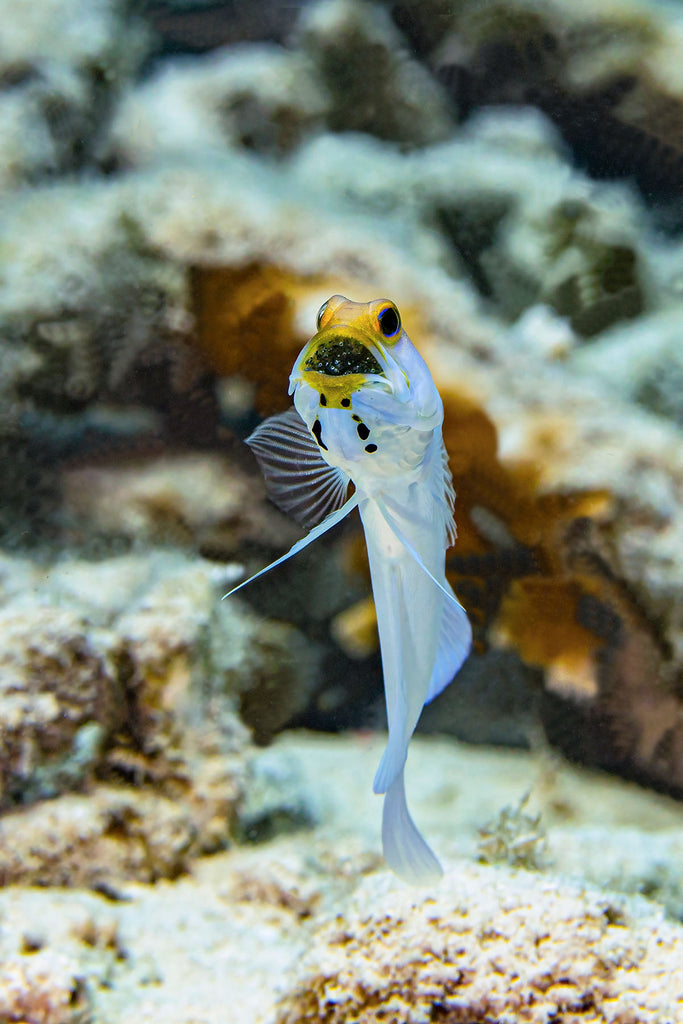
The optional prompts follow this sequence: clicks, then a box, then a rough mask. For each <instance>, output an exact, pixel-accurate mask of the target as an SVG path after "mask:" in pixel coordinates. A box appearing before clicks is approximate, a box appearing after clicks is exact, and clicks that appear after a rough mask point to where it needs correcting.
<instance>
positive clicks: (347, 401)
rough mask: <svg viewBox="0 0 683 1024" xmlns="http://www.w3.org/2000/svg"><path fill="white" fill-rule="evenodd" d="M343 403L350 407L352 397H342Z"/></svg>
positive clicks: (345, 406) (346, 407)
mask: <svg viewBox="0 0 683 1024" xmlns="http://www.w3.org/2000/svg"><path fill="white" fill-rule="evenodd" d="M341 404H342V405H343V406H344V408H345V409H348V407H349V406H350V405H351V399H350V398H342V400H341Z"/></svg>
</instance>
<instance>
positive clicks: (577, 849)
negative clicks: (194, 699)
mask: <svg viewBox="0 0 683 1024" xmlns="http://www.w3.org/2000/svg"><path fill="white" fill-rule="evenodd" d="M381 745H382V739H381V738H380V737H377V738H375V739H372V738H369V737H367V736H362V735H355V736H349V737H332V736H322V735H315V736H313V735H306V734H297V733H289V734H288V735H286V736H285V737H282V738H280V739H279V740H278V741H277V742H276V743H275V745H274V746H273V747H271V748H270V749H269V750H268V751H264V752H262V754H260V755H259V758H260V759H262V765H261V769H259V772H258V774H260V777H261V779H264V778H265V776H266V775H270V777H271V778H276V779H277V780H278V781H277V786H278V787H280V793H281V796H282V797H286V798H287V800H288V804H289V807H290V808H291V807H292V805H293V801H294V798H295V797H298V799H299V806H300V807H302V808H303V807H306V808H308V810H309V813H311V812H314V813H315V816H316V818H317V820H318V822H319V826H318V827H317V828H315V829H314V830H310V829H306V830H305V831H303V832H300V833H299V834H294V835H289V836H286V837H277V836H276V837H273V838H266V836H262V839H263V841H262V842H261V843H260V844H259V845H256V846H254V845H247V846H242V847H239V846H235V847H232V848H231V849H230V850H228V851H226V852H222V853H219V854H217V855H215V856H213V857H207V858H203V859H201V860H195V861H193V862H192V870H191V872H189V873H184V874H181V875H179V877H177V878H174V879H173V880H166V879H163V878H162V879H160V880H159V881H157V882H156V884H154V885H144V884H140V883H138V882H133V883H132V882H125V883H124V882H121V881H118V882H115V883H113V884H106V883H105V884H103V885H102V886H101V892H100V893H84V892H80V891H78V890H76V889H69V890H67V891H65V890H63V889H54V888H53V889H50V888H37V887H34V888H25V887H22V886H20V885H13V886H7V887H5V888H3V889H2V891H1V892H0V914H1V915H2V922H3V927H2V931H1V932H0V1007H1V1008H2V1012H3V1013H4V1014H5V1015H6V1016H7V1018H8V1019H12V1016H13V1015H14V1016H15V1017H16V1018H17V1019H23V1020H26V1021H29V1022H31V1024H33V1022H35V1024H44V1021H46V1020H47V1021H50V1022H54V1024H58V1022H61V1021H65V1022H66V1024H71V1022H72V1021H84V1020H85V1021H109V1020H117V1021H121V1022H124V1024H128V1022H130V1024H133V1022H136V1024H152V1022H153V1021H159V1020H163V1021H165V1022H167V1024H186V1022H187V1021H188V1020H202V1021H205V1022H206V1024H214V1022H215V1024H219V1022H220V1021H224V1020H225V1013H226V1010H225V1007H226V1005H229V1006H230V1019H231V1021H233V1022H234V1024H251V1022H253V1021H254V1020H263V1021H276V1020H281V1019H285V1020H286V1019H294V1020H297V1019H299V1020H306V1019H307V1017H306V1014H307V1013H308V1014H309V1015H310V1019H311V1020H318V1019H323V1020H324V1019H326V1017H327V1019H331V1020H335V1019H336V1020H347V1021H352V1020H364V1019H367V1020H374V1019H382V1018H381V1016H379V1014H380V1009H379V1004H380V1003H381V1002H382V1001H383V1002H384V1012H385V1017H384V1019H386V1013H389V1014H392V1013H393V1014H394V1015H396V1016H398V1017H399V1018H401V1019H402V1018H403V1017H405V1018H406V1019H411V1015H412V1017H413V1019H420V1017H419V1014H420V1013H422V1014H423V1015H425V1014H428V1013H430V1012H432V1009H433V1006H434V1005H436V1006H439V1005H441V1006H442V1007H443V1009H442V1010H441V1011H440V1012H441V1013H442V1015H443V1016H444V1017H445V1019H455V1020H461V1021H467V1020H470V1021H471V1020H482V1021H483V1020H487V1019H491V1020H501V1019H505V1013H506V1012H507V1014H508V1016H510V1018H511V1019H512V1018H513V1017H514V1018H515V1019H521V1020H524V1019H525V1014H526V1015H527V1017H526V1019H530V1020H546V1019H547V1017H548V1015H549V1013H550V1012H552V1011H554V1012H555V1014H556V1016H559V1017H560V1019H562V1017H563V1016H564V1018H565V1019H567V1020H572V1019H576V1020H583V1019H585V1020H598V1021H599V1020H602V1019H605V1020H609V1021H611V1022H612V1024H613V1022H614V1021H621V1022H622V1024H644V1022H647V1021H652V1022H653V1024H654V1021H657V1022H660V1021H666V1020H671V1021H677V1020H678V1018H679V1016H680V1002H679V1001H678V1002H677V1000H680V998H681V996H682V995H683V992H682V991H681V979H680V963H681V943H683V929H682V928H681V924H680V910H681V906H682V905H683V904H682V903H681V882H680V873H679V872H676V870H675V865H676V864H677V863H679V862H680V855H681V833H680V810H679V808H677V807H676V805H675V804H673V802H671V801H668V800H665V799H664V798H657V797H653V796H652V794H646V793H644V792H642V791H639V790H638V789H636V788H635V787H632V786H628V785H626V784H624V783H622V782H620V781H618V780H614V779H608V778H604V779H600V778H598V777H596V775H595V774H590V773H586V772H578V771H577V770H575V769H572V768H570V767H567V766H565V765H560V764H557V765H554V766H553V765H549V764H548V763H547V762H546V763H544V760H543V758H539V757H538V756H535V755H529V754H527V753H524V752H516V753H513V752H509V751H508V752H506V751H492V750H485V749H481V748H473V747H471V746H460V745H458V744H454V743H453V742H452V741H451V742H446V741H440V742H439V741H434V740H424V739H421V738H419V737H418V738H417V739H416V741H415V743H414V745H413V746H412V747H411V755H410V756H411V762H412V763H411V781H412V782H413V783H415V784H416V785H417V786H418V787H419V792H420V798H421V799H420V804H419V814H420V817H421V818H423V817H426V818H428V819H429V821H430V823H431V824H430V831H431V830H432V829H433V830H434V834H435V835H438V836H439V837H440V841H439V846H440V852H441V853H442V854H443V856H444V861H445V863H446V865H447V878H446V880H445V882H444V884H443V885H442V886H440V887H438V888H436V889H434V890H433V891H432V890H426V891H424V890H422V891H421V890H415V889H410V888H405V887H401V886H399V885H397V884H396V882H395V881H394V880H393V879H391V877H390V876H389V875H388V873H387V872H386V871H385V870H384V869H383V867H382V866H381V863H380V858H379V855H378V852H377V848H378V836H377V821H376V815H377V803H378V800H377V797H376V796H374V795H373V794H372V792H371V788H370V781H371V778H372V773H373V769H374V767H375V765H376V761H377V759H378V756H379V753H380V750H381ZM349 763H353V765H354V770H353V771H352V772H349V770H348V765H349ZM285 779H287V780H288V781H287V782H284V780H285ZM473 779H476V780H477V784H476V786H475V785H473V784H472V781H471V780H473ZM283 784H284V789H283V788H282V787H283ZM530 789H531V794H530V796H529V801H528V814H530V815H533V816H536V815H538V814H540V816H541V821H542V823H543V826H544V828H545V830H546V833H547V838H548V848H549V850H548V852H549V857H548V859H547V860H546V861H544V864H543V865H542V867H541V870H540V871H534V872H533V873H532V872H528V871H517V872H513V871H511V870H510V869H509V868H505V867H501V866H498V865H496V866H488V867H480V866H476V865H475V864H474V863H473V861H474V859H475V858H476V856H477V846H478V842H479V840H478V837H477V830H478V829H480V828H481V827H482V826H483V825H485V823H486V821H487V820H489V818H491V817H493V816H494V815H495V813H496V811H499V810H500V807H501V805H503V804H507V805H519V801H520V796H521V795H522V794H524V793H527V792H528V791H529V790H530ZM263 792H264V793H265V790H264V791H263ZM68 799H73V800H85V799H87V798H80V797H79V798H73V797H69V798H68ZM269 805H270V811H269V813H272V812H274V809H275V802H274V801H273V799H272V797H271V799H270V801H269ZM44 806H46V807H47V808H48V809H49V808H50V807H51V806H52V807H54V806H55V802H54V801H53V802H51V803H50V804H48V805H44ZM262 806H265V804H262ZM283 808H284V804H283ZM38 809H39V808H38V807H36V808H33V809H31V811H30V812H28V813H30V814H37V812H38ZM151 810H152V808H151V805H149V804H148V805H147V806H146V807H145V811H151ZM522 813H523V814H526V813H527V808H526V807H525V809H524V811H523V812H522ZM86 815H87V811H85V810H84V809H83V807H82V808H81V810H80V818H81V828H83V825H84V818H86ZM86 820H87V818H86ZM273 820H274V819H273ZM635 822H638V823H639V826H640V828H635V827H634V823H635ZM141 827H144V825H143V824H142V823H141ZM641 829H642V830H641ZM109 841H110V842H113V841H115V835H114V833H112V834H110V836H109ZM4 845H6V846H9V842H8V843H7V844H4ZM596 850H600V856H599V857H596V856H595V851H596ZM92 854H93V859H96V858H97V857H98V856H100V854H101V850H97V849H95V848H93V850H92ZM667 866H670V869H671V870H670V874H669V875H668V876H666V868H667ZM596 885H599V886H600V890H599V891H598V890H597V889H596ZM619 890H621V892H619ZM625 891H626V892H631V893H633V892H638V891H645V892H647V893H648V894H649V895H650V897H651V900H649V901H648V900H644V899H642V897H633V896H627V895H624V892H625ZM652 900H659V901H662V902H664V903H665V904H666V906H667V909H668V914H669V919H668V920H667V918H666V917H664V916H663V915H662V912H661V908H660V907H658V906H657V905H656V903H653V902H652ZM342 936H344V937H345V938H344V939H343V940H342ZM513 971H514V972H516V975H517V976H516V977H514V976H513ZM370 982H372V984H370ZM610 995H612V996H613V1001H610V1002H608V1003H607V1005H605V1002H604V1000H605V999H606V997H607V996H610ZM486 996H488V998H489V1005H488V1011H487V1013H484V1012H483V1010H484V1008H485V1003H484V1000H485V998H486ZM526 996H528V997H529V999H528V1002H527V1003H526V1005H521V1006H520V1003H523V1000H524V998H525V997H526ZM582 996H585V1002H584V1005H583V1009H581V1008H580V1005H579V1004H580V1003H581V997H582ZM318 1000H319V1001H318ZM456 1000H459V1001H457V1002H456ZM328 1003H329V1005H328ZM572 1006H575V1009H573V1010H572V1009H571V1007H572ZM607 1007H609V1009H607ZM446 1008H447V1009H446ZM476 1009H478V1010H480V1011H482V1012H480V1013H475V1010H476ZM468 1011H469V1014H470V1015H469V1017H467V1016H465V1013H466V1012H468ZM297 1013H298V1014H300V1016H299V1017H297V1016H296V1015H297ZM447 1014H448V1015H449V1016H447ZM487 1014H488V1015H487ZM542 1014H545V1016H542ZM572 1014H573V1017H572ZM364 1015H366V1016H364Z"/></svg>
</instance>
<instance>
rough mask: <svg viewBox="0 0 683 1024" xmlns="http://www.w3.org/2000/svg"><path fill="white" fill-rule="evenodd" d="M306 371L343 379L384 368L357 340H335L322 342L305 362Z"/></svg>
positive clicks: (380, 370) (377, 371)
mask: <svg viewBox="0 0 683 1024" xmlns="http://www.w3.org/2000/svg"><path fill="white" fill-rule="evenodd" d="M304 365H305V369H306V370H313V371H315V372H317V373H326V374H329V375H330V376H331V377H343V376H345V375H346V374H347V373H377V374H381V373H382V372H383V371H382V367H381V366H380V364H379V363H378V361H377V360H376V359H375V357H374V356H373V354H372V352H370V350H369V349H367V348H366V347H365V345H363V344H362V343H361V342H360V341H357V340H356V339H355V338H344V337H342V338H339V337H337V338H334V339H331V340H330V341H321V342H320V344H319V345H318V346H317V347H316V349H315V351H314V352H313V353H312V354H311V355H310V356H309V357H308V359H307V360H306V362H305V364H304Z"/></svg>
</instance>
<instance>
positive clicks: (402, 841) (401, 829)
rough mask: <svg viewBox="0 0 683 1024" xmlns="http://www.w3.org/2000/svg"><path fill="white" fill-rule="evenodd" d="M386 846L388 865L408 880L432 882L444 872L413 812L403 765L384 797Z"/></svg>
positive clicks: (383, 844)
mask: <svg viewBox="0 0 683 1024" xmlns="http://www.w3.org/2000/svg"><path fill="white" fill-rule="evenodd" d="M382 847H383V850H384V859H385V860H386V862H387V865H388V866H389V867H390V868H391V870H392V871H394V872H395V873H396V874H397V875H398V876H399V878H402V879H403V880H404V881H406V882H410V883H412V884H414V885H428V884H431V883H434V882H438V880H439V879H440V878H441V877H442V875H443V870H442V868H441V865H440V864H439V861H438V860H437V858H436V856H435V855H434V853H433V852H432V850H431V849H430V848H429V846H428V845H427V843H426V842H425V840H424V838H423V837H422V835H421V834H420V831H419V829H418V828H417V826H416V824H415V822H414V821H413V819H412V818H411V816H410V811H409V810H408V805H407V803H406V792H405V784H404V780H403V769H401V770H400V772H399V773H398V775H397V776H396V777H395V779H394V781H393V782H392V783H391V785H390V786H389V789H388V790H387V793H386V796H385V797H384V807H383V809H382Z"/></svg>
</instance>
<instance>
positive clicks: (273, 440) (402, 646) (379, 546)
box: [226, 295, 472, 882]
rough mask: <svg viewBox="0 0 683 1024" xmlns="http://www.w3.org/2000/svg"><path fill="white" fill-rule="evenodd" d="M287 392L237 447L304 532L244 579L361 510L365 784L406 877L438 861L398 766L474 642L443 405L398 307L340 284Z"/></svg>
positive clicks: (435, 867)
mask: <svg viewBox="0 0 683 1024" xmlns="http://www.w3.org/2000/svg"><path fill="white" fill-rule="evenodd" d="M289 393H290V395H293V396H294V408H292V409H289V410H288V411H287V412H285V413H282V414H280V415H277V416H272V417H271V418H270V419H268V420H266V421H265V422H264V423H262V424H261V425H260V426H259V427H257V428H256V430H255V431H254V432H253V434H252V435H251V436H250V437H249V438H247V444H249V445H250V447H251V448H252V450H253V451H254V454H255V456H256V458H257V460H258V462H259V464H260V466H261V469H262V471H263V474H264V477H265V480H266V487H267V491H268V494H269V496H270V498H271V499H272V500H273V501H274V502H275V503H276V504H277V505H279V506H280V507H281V508H282V509H283V510H284V511H285V512H287V513H289V514H290V515H291V516H292V517H293V518H295V519H296V520H297V521H298V522H299V523H301V524H302V525H303V526H305V527H306V528H307V529H308V531H309V532H308V533H307V535H306V536H305V537H304V538H303V539H302V540H300V541H298V542H297V543H296V544H295V545H294V546H293V547H292V548H291V549H290V550H289V551H288V552H287V553H286V554H285V555H283V556H282V557H281V558H278V559H277V560H276V561H275V562H273V563H271V565H269V566H267V567H266V568H265V569H262V570H261V572H259V573H257V574H256V576H252V577H251V579H256V578H257V576H261V575H262V574H263V573H265V572H268V571H269V570H270V569H273V568H274V567H275V566H277V565H280V564H281V563H282V562H284V561H285V560H286V559H287V558H290V557H291V556H292V555H294V554H296V553H297V552H298V551H301V550H302V548H304V547H305V546H306V545H308V544H310V543H311V542H312V541H314V540H315V539H316V538H318V537H320V536H321V535H322V534H323V533H325V532H326V531H327V530H329V529H331V527H333V526H334V525H335V524H336V523H338V522H340V521H341V520H342V519H343V518H344V516H346V515H347V514H348V513H349V512H351V510H352V509H354V508H356V507H357V508H358V511H359V513H360V518H361V521H362V524H363V530H364V533H365V540H366V544H367V550H368V559H369V563H370V575H371V580H372V591H373V597H374V601H375V607H376V611H377V626H378V631H379V640H380V648H381V654H382V668H383V675H384V690H385V697H386V707H387V720H388V727H389V737H388V742H387V746H386V749H385V751H384V754H383V756H382V759H381V761H380V764H379V767H378V769H377V774H376V775H375V779H374V783H373V789H374V791H375V792H376V793H384V794H385V796H384V806H383V812H382V845H383V849H384V856H385V860H386V862H387V864H388V865H389V867H390V868H391V869H392V870H393V871H394V872H395V873H396V874H397V875H399V876H400V877H402V878H404V879H406V880H407V881H410V882H430V881H434V880H435V879H437V878H438V877H440V875H441V873H442V871H441V866H440V864H439V862H438V860H437V858H436V856H435V855H434V853H433V852H432V850H431V849H430V847H429V846H428V845H427V843H426V842H425V840H424V839H423V837H422V835H421V834H420V832H419V831H418V829H417V827H416V825H415V823H414V821H413V819H412V817H411V815H410V812H409V810H408V806H407V803H406V795H405V786H404V767H405V763H406V758H407V753H408V744H409V742H410V738H411V736H412V734H413V732H414V730H415V727H416V725H417V722H418V719H419V717H420V714H421V711H422V708H423V706H424V704H425V703H427V702H429V701H430V700H432V699H433V698H434V697H436V695H437V694H438V693H440V692H441V691H442V690H443V689H444V688H445V687H446V686H447V685H448V683H449V682H450V681H451V680H452V679H453V677H454V675H455V674H456V672H457V671H458V670H459V668H460V666H461V665H462V663H463V661H464V660H465V658H466V657H467V655H468V653H469V650H470V645H471V639H472V633H471V628H470V624H469V621H468V619H467V615H466V613H465V611H464V609H463V608H462V606H461V605H460V603H459V602H458V600H457V598H456V597H455V594H454V593H453V590H452V588H451V586H450V584H449V583H448V581H447V580H446V575H445V559H446V548H447V547H448V546H449V545H450V544H451V543H452V542H453V541H454V539H455V523H454V519H453V504H454V499H455V494H454V491H453V484H452V480H451V474H450V471H449V469H448V462H447V456H446V451H445V448H444V444H443V438H442V432H441V427H442V422H443V403H442V401H441V398H440V396H439V393H438V391H437V389H436V385H435V384H434V381H433V379H432V376H431V373H430V372H429V369H428V367H427V364H426V363H425V362H424V360H423V359H422V357H421V356H420V354H419V353H418V351H417V349H416V348H415V347H414V345H413V344H412V342H411V341H410V338H409V337H408V335H407V334H406V332H405V330H403V329H402V326H401V317H400V314H399V311H398V309H397V307H396V306H395V304H394V303H393V302H390V301H388V300H386V299H376V300H375V301H373V302H367V303H362V302H351V301H350V300H349V299H347V298H345V297H344V296H343V295H333V296H332V297H331V298H330V299H328V300H327V302H325V303H324V304H323V305H322V306H321V308H320V311H319V313H318V319H317V331H316V333H315V335H314V336H313V338H312V339H311V340H310V341H309V342H308V344H307V345H305V347H304V348H303V350H302V352H301V353H300V355H299V356H298V358H297V360H296V362H295V363H294V367H293V369H292V372H291V375H290V378H289ZM350 483H352V484H353V485H354V491H353V493H352V494H351V496H350V497H349V496H348V490H349V484H350ZM248 582H250V580H246V581H245V582H244V583H242V584H240V585H239V587H236V588H235V590H239V589H240V587H242V586H245V584H246V583H248ZM235 590H232V591H230V593H234V592H235ZM227 596H229V595H226V597H227Z"/></svg>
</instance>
